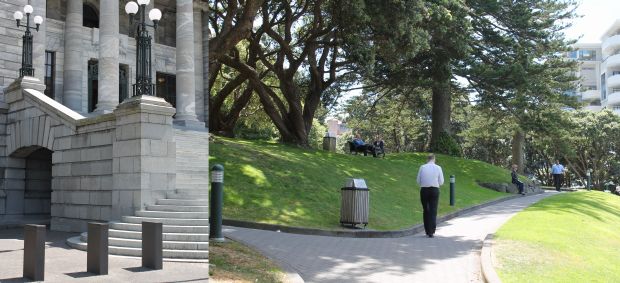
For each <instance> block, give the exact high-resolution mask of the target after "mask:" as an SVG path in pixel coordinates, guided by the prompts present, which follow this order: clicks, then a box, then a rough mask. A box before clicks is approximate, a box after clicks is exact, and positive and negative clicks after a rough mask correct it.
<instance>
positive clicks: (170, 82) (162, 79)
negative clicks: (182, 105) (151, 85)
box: [156, 72, 177, 107]
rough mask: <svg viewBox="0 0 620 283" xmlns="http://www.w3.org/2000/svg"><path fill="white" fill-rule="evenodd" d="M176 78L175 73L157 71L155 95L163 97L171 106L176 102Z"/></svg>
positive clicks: (174, 105)
mask: <svg viewBox="0 0 620 283" xmlns="http://www.w3.org/2000/svg"><path fill="white" fill-rule="evenodd" d="M176 88H177V78H176V76H175V75H171V74H165V73H160V72H157V88H156V95H157V96H158V97H162V98H164V99H165V100H166V101H167V102H168V103H170V104H172V107H176V104H177V95H176Z"/></svg>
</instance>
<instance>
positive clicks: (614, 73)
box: [611, 71, 620, 76]
mask: <svg viewBox="0 0 620 283" xmlns="http://www.w3.org/2000/svg"><path fill="white" fill-rule="evenodd" d="M611 75H612V76H615V75H620V71H612V72H611Z"/></svg>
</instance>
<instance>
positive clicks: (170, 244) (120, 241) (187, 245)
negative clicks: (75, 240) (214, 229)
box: [108, 237, 209, 251]
mask: <svg viewBox="0 0 620 283" xmlns="http://www.w3.org/2000/svg"><path fill="white" fill-rule="evenodd" d="M108 241H109V245H110V248H111V247H126V248H142V240H136V239H124V238H112V237H110V238H109V239H108ZM163 248H164V250H174V251H184V250H205V251H206V250H208V249H209V243H208V242H179V241H163Z"/></svg>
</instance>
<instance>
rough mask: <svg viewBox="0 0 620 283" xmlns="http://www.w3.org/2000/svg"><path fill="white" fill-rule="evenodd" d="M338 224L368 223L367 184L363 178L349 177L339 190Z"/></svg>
mask: <svg viewBox="0 0 620 283" xmlns="http://www.w3.org/2000/svg"><path fill="white" fill-rule="evenodd" d="M340 192H341V199H342V200H341V206H340V224H341V225H343V226H344V225H351V226H353V227H356V225H358V224H364V227H366V225H368V192H369V190H368V186H366V181H365V180H364V179H349V180H347V182H346V183H345V186H344V187H343V188H342V189H341V190H340Z"/></svg>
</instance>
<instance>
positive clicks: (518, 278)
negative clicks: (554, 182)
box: [493, 191, 620, 283]
mask: <svg viewBox="0 0 620 283" xmlns="http://www.w3.org/2000/svg"><path fill="white" fill-rule="evenodd" d="M496 239H497V241H496V244H495V245H494V247H493V251H494V253H495V258H496V263H497V264H496V270H497V273H498V275H499V276H500V278H501V279H502V281H503V282H505V283H508V282H620V261H619V258H620V257H619V256H620V197H618V196H614V195H611V194H608V193H602V192H595V191H592V192H583V191H582V192H576V193H566V194H561V195H557V196H553V197H549V198H547V199H544V200H541V201H540V202H538V203H536V204H534V205H533V206H531V207H529V208H527V209H526V210H524V211H522V212H520V213H519V214H517V215H516V216H515V217H513V218H512V219H511V220H510V221H508V223H506V224H505V225H504V226H502V227H501V229H500V230H499V231H498V232H497V234H496Z"/></svg>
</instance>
